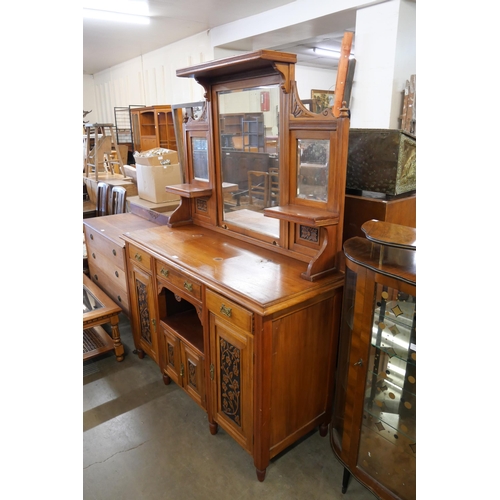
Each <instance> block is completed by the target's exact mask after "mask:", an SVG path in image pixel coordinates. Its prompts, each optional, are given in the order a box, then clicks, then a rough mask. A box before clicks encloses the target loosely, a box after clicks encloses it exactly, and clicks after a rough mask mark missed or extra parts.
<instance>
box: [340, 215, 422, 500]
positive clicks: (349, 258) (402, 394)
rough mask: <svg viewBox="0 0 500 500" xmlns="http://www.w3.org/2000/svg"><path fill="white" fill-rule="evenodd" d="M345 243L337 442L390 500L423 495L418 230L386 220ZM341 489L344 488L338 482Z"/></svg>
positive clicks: (349, 463) (353, 468)
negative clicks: (419, 482) (419, 485)
mask: <svg viewBox="0 0 500 500" xmlns="http://www.w3.org/2000/svg"><path fill="white" fill-rule="evenodd" d="M363 228H364V229H365V230H366V232H367V238H361V237H354V238H351V239H349V240H347V241H346V242H345V245H344V251H345V256H346V285H345V290H344V300H343V311H342V322H341V329H340V344H339V357H338V360H339V361H338V368H337V379H336V384H335V400H334V411H333V418H332V423H331V428H330V440H331V445H332V448H333V450H334V452H335V454H336V455H337V456H338V457H339V458H340V460H341V461H342V462H343V464H344V466H345V473H344V481H343V485H342V489H343V492H345V491H346V489H347V487H348V481H349V476H350V475H351V474H352V475H354V476H355V477H356V478H357V479H359V480H360V481H361V482H362V483H363V484H365V485H366V486H367V487H368V488H369V489H371V490H372V491H373V492H374V493H375V494H376V495H377V496H379V497H380V498H382V499H384V500H412V499H415V498H416V402H417V401H416V399H417V389H416V387H417V384H416V359H417V358H416V349H417V347H416V346H417V335H416V278H415V273H416V243H415V241H416V230H415V229H413V228H408V227H406V226H400V225H396V224H390V223H386V222H382V221H368V222H367V223H366V224H364V225H363ZM339 486H340V485H339Z"/></svg>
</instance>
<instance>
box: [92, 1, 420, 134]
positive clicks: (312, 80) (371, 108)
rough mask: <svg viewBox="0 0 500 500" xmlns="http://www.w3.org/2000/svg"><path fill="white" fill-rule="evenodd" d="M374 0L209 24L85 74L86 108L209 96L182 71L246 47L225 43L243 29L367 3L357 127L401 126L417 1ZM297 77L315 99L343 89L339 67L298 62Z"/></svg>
mask: <svg viewBox="0 0 500 500" xmlns="http://www.w3.org/2000/svg"><path fill="white" fill-rule="evenodd" d="M367 3H368V2H366V1H364V0H341V1H338V2H332V1H331V0H315V2H314V9H312V8H311V6H310V4H309V3H308V2H307V0H297V1H296V2H294V3H292V4H288V5H285V6H283V7H280V8H279V9H275V10H276V11H279V13H278V12H277V13H276V15H275V16H270V15H268V13H266V14H267V15H259V16H252V17H251V18H247V19H244V20H240V21H236V22H234V23H229V24H227V25H224V26H220V27H217V28H214V29H212V30H210V31H209V32H205V31H204V32H202V33H199V34H197V35H194V36H192V37H189V38H186V39H184V40H181V41H179V42H176V43H174V44H171V45H168V46H166V47H163V48H161V49H159V50H156V51H153V52H150V53H147V54H144V55H143V56H141V57H138V58H135V59H132V60H130V61H127V62H125V63H123V64H120V65H117V66H114V67H112V68H110V69H108V70H105V71H102V72H100V73H97V74H95V75H94V78H93V81H92V80H91V79H90V78H84V81H83V86H84V102H83V104H84V109H86V110H88V109H93V110H95V112H96V115H94V114H93V116H92V121H97V122H101V123H103V122H104V123H114V122H115V119H114V108H115V107H122V106H123V107H125V106H129V105H138V104H143V105H146V106H149V105H153V104H178V103H185V102H195V101H201V100H203V88H202V87H201V86H200V85H199V84H197V83H196V82H195V81H194V79H191V78H179V77H177V76H176V70H178V69H182V68H186V67H189V66H192V65H196V64H200V63H203V62H206V61H211V60H213V59H219V58H220V57H226V56H229V55H232V54H237V53H241V52H237V51H229V50H225V49H221V48H219V47H218V45H221V44H223V43H229V42H230V41H231V40H239V39H241V38H242V36H254V35H256V34H258V33H259V32H265V30H266V29H278V28H279V27H281V26H287V25H293V24H294V23H299V22H301V21H303V20H304V19H305V18H306V17H307V18H315V17H317V16H324V15H327V14H331V13H332V12H341V11H342V10H343V9H347V8H353V7H356V6H358V7H360V6H361V7H362V8H359V10H358V11H357V17H356V35H355V57H356V70H355V74H354V81H353V88H352V93H351V102H350V108H351V127H353V128H399V126H400V122H399V115H400V114H401V111H402V99H403V93H402V92H403V90H404V86H405V82H406V80H407V79H409V78H410V76H411V75H412V74H416V60H415V59H416V57H415V54H416V21H415V16H416V3H415V0H388V1H385V2H382V3H377V4H375V5H369V6H366V5H367ZM306 4H307V5H306ZM333 4H335V6H334V5H333ZM304 16H306V17H304ZM287 23H288V24H287ZM263 30H264V31H263ZM295 77H296V80H297V84H298V90H299V96H300V98H301V99H310V96H311V89H322V90H330V89H332V90H333V89H335V84H336V78H337V71H336V70H331V71H330V70H324V69H319V68H312V67H308V66H302V65H299V64H297V65H296V68H295ZM92 85H93V86H94V89H92ZM92 93H93V95H94V102H95V104H94V102H92Z"/></svg>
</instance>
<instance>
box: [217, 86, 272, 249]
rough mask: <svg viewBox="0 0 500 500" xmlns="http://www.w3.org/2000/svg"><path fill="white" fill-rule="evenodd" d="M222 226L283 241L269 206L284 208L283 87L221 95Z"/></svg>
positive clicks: (234, 90) (219, 110)
mask: <svg viewBox="0 0 500 500" xmlns="http://www.w3.org/2000/svg"><path fill="white" fill-rule="evenodd" d="M217 109H218V117H219V119H218V123H219V146H220V158H221V174H222V175H221V183H222V186H221V192H222V193H223V199H224V202H223V205H222V225H223V226H225V227H230V228H231V229H232V230H234V231H236V232H242V233H244V234H247V233H253V234H257V237H259V236H258V235H259V234H260V235H263V237H264V238H265V237H269V238H271V239H274V240H275V239H278V238H279V221H278V220H276V219H269V218H267V217H265V216H264V211H263V210H264V208H267V207H270V206H276V205H279V204H280V189H279V154H278V150H279V141H278V137H279V88H278V86H277V85H258V86H255V87H248V88H233V89H231V90H219V91H217Z"/></svg>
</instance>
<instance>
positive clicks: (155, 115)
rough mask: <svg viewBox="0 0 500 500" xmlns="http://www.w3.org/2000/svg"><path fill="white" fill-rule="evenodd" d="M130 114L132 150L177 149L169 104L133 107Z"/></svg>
mask: <svg viewBox="0 0 500 500" xmlns="http://www.w3.org/2000/svg"><path fill="white" fill-rule="evenodd" d="M130 116H131V124H132V136H133V140H134V151H138V152H142V151H147V150H148V149H153V148H165V149H173V150H174V151H177V146H176V140H175V130H174V119H173V115H172V108H171V106H169V105H162V106H148V107H144V108H135V109H131V110H130Z"/></svg>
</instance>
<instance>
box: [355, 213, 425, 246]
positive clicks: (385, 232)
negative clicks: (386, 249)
mask: <svg viewBox="0 0 500 500" xmlns="http://www.w3.org/2000/svg"><path fill="white" fill-rule="evenodd" d="M361 230H362V231H363V232H364V233H365V235H366V238H367V239H369V240H370V241H373V242H375V243H380V244H382V245H388V246H393V247H398V248H406V249H408V250H416V249H417V230H416V229H415V228H413V227H406V226H401V225H400V224H392V223H390V222H384V221H379V220H370V221H367V222H365V223H364V224H363V225H362V226H361Z"/></svg>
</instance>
